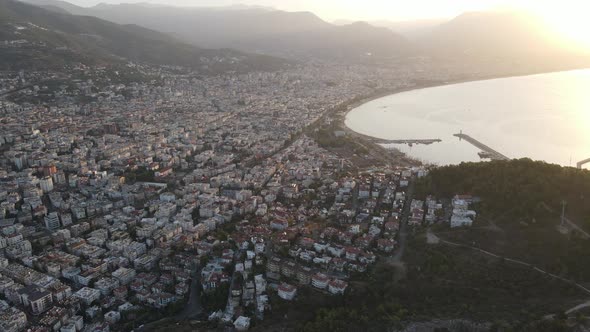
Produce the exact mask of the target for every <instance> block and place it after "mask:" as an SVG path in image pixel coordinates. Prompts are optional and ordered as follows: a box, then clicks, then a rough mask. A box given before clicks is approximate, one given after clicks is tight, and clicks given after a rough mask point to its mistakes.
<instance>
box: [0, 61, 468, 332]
mask: <svg viewBox="0 0 590 332" xmlns="http://www.w3.org/2000/svg"><path fill="white" fill-rule="evenodd" d="M133 68H134V70H138V71H140V72H142V73H143V74H145V75H150V77H154V78H155V79H154V80H152V81H149V82H146V81H142V82H130V83H127V84H123V83H118V84H108V83H109V81H110V79H109V78H108V77H107V76H106V75H105V74H104V73H105V71H106V70H105V69H101V68H83V67H77V68H72V69H71V71H70V73H71V75H72V76H71V77H66V78H65V79H66V80H67V81H68V83H67V84H66V83H62V84H52V85H49V83H48V82H54V81H55V80H56V74H53V73H51V72H23V71H21V72H16V73H8V74H4V76H2V78H1V80H0V93H2V95H3V100H2V101H1V102H0V103H1V104H0V122H1V123H2V131H1V133H0V150H1V151H2V158H1V159H0V232H1V234H0V253H1V254H0V317H1V319H0V330H2V331H7V332H18V331H39V332H40V331H61V332H74V331H92V332H98V331H128V330H134V329H136V330H142V328H143V329H145V327H146V326H147V325H149V324H152V323H153V321H156V320H158V319H162V318H165V317H176V318H177V319H191V320H200V321H209V322H218V324H220V326H232V327H234V328H235V329H236V330H238V331H244V330H248V329H249V328H250V327H252V326H255V325H256V324H257V323H258V322H262V321H264V320H265V319H266V318H268V317H272V315H273V307H274V306H276V305H277V304H279V303H280V302H284V303H290V302H293V301H296V300H297V298H298V296H299V295H298V294H299V293H300V292H301V291H302V290H312V291H313V292H316V293H317V294H318V295H320V294H321V295H323V296H324V295H325V296H341V294H344V293H346V292H348V291H349V290H350V288H351V287H352V286H351V282H350V279H351V277H352V276H358V275H361V276H362V275H363V274H364V273H366V272H367V270H369V269H371V266H372V265H373V264H375V263H376V262H378V261H387V260H395V259H399V257H398V258H396V255H397V253H398V252H399V250H400V247H401V246H402V245H403V241H404V239H403V238H402V237H401V236H400V233H403V232H404V231H405V228H406V227H410V228H411V227H419V226H420V225H422V224H424V223H445V222H446V223H448V222H449V220H450V225H451V226H464V225H469V224H470V221H472V220H473V217H474V216H473V212H472V211H469V209H468V203H467V202H468V201H467V200H466V198H461V197H458V198H457V199H456V200H455V201H454V202H453V204H454V210H453V212H454V214H453V217H452V219H449V218H444V216H445V213H444V211H443V210H444V207H443V204H442V203H441V202H440V201H438V200H437V199H436V198H432V197H430V198H428V199H427V201H421V200H416V199H413V197H411V196H412V195H411V190H410V188H411V186H412V183H413V181H414V179H415V178H417V177H421V176H424V175H426V174H427V169H426V168H424V167H422V166H420V163H417V162H413V161H411V160H408V159H407V158H400V157H399V156H398V155H396V154H395V152H394V151H388V150H385V149H383V148H381V147H380V146H378V145H376V144H372V143H371V142H369V141H363V139H362V137H360V136H359V137H357V136H354V135H355V134H354V133H353V132H351V131H347V130H346V129H345V128H342V124H341V123H340V122H341V119H342V117H343V116H344V115H345V114H346V112H347V111H348V110H350V109H351V107H353V106H354V104H355V103H358V102H359V101H362V100H364V99H366V98H370V97H372V96H375V95H379V94H383V93H385V92H393V91H397V90H402V89H408V88H412V87H414V86H416V85H417V84H419V83H416V82H417V81H419V80H420V75H421V74H420V73H421V71H419V70H417V71H412V70H408V69H407V68H406V69H403V70H400V69H397V70H393V69H377V68H376V67H364V66H347V67H346V68H343V67H339V66H337V65H325V64H323V65H320V64H318V65H309V66H300V67H295V68H290V69H285V70H283V71H279V72H251V73H246V74H231V75H230V74H226V75H219V76H207V77H203V76H199V75H196V74H192V73H191V72H188V71H184V72H182V71H179V70H173V69H170V68H161V67H158V68H152V67H149V66H139V65H137V66H135V67H133ZM81 73H82V74H83V75H80V74H81ZM80 76H86V77H89V78H86V79H79V78H74V77H80ZM428 76H429V77H433V73H428ZM383 77H394V79H388V80H383ZM449 79H452V77H447V76H444V75H442V74H441V77H440V80H441V81H443V82H444V81H447V80H449ZM37 82H41V83H37ZM325 135H328V136H330V137H332V138H333V139H335V140H338V139H341V140H343V141H344V143H342V144H344V146H340V147H336V148H335V147H334V145H333V144H332V145H331V144H327V143H326V142H324V140H322V139H318V137H325ZM359 144H360V145H359ZM367 160H368V161H369V162H368V163H367ZM397 256H399V255H397Z"/></svg>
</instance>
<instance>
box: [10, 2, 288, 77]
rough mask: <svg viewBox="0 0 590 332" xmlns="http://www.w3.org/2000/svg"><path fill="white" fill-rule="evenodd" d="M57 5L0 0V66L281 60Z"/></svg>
mask: <svg viewBox="0 0 590 332" xmlns="http://www.w3.org/2000/svg"><path fill="white" fill-rule="evenodd" d="M59 5H63V3H61V2H60V3H50V2H49V1H46V3H44V4H43V6H44V7H37V6H32V5H29V4H25V3H22V2H17V1H13V0H0V27H1V28H0V41H6V42H5V43H4V44H5V45H4V46H3V47H0V56H1V58H2V60H3V61H2V63H0V68H19V67H31V66H33V67H39V68H45V67H47V66H59V65H63V64H65V63H68V62H71V61H79V62H82V63H87V64H93V63H109V62H112V61H120V60H131V61H137V62H145V63H153V64H159V65H182V66H188V67H193V68H198V69H201V70H203V71H218V70H247V69H248V68H256V69H271V68H272V67H276V66H279V65H280V64H281V63H283V62H282V60H278V59H276V58H270V57H268V56H258V55H250V54H243V53H240V52H236V51H231V50H206V49H201V48H197V47H195V46H192V45H188V44H185V43H182V42H180V41H177V40H175V39H174V38H172V37H170V36H168V35H166V34H163V33H160V32H156V31H153V30H149V29H146V28H143V27H139V26H137V25H119V24H115V23H112V22H108V21H104V20H101V19H98V18H95V17H85V16H76V15H71V14H64V13H63V12H60V11H59V10H57V9H55V7H58V8H62V7H60V6H59ZM48 7H49V8H48ZM74 7H75V6H74ZM52 8H53V9H54V10H52ZM62 10H66V9H64V8H62ZM15 43H16V44H15ZM14 45H20V46H19V47H14Z"/></svg>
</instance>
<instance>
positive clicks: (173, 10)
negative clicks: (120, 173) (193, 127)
mask: <svg viewBox="0 0 590 332" xmlns="http://www.w3.org/2000/svg"><path fill="white" fill-rule="evenodd" d="M14 1H15V0H0V6H2V7H3V8H0V9H1V10H2V11H1V12H0V24H2V25H3V26H4V27H5V28H4V29H3V31H1V32H0V40H2V39H4V40H12V39H15V38H16V39H18V38H17V37H19V36H27V37H28V38H40V39H41V40H42V41H43V42H45V43H47V44H48V45H50V46H51V47H54V48H59V47H60V46H65V47H67V49H68V50H70V51H73V52H74V53H76V54H78V55H79V56H86V57H89V58H100V59H104V58H113V57H115V58H126V59H130V60H136V61H143V62H151V63H156V64H172V65H183V66H191V67H197V68H204V69H207V70H211V68H212V67H214V66H217V67H220V68H231V69H239V68H258V69H272V68H277V67H278V66H281V65H283V64H284V63H285V61H283V60H279V59H278V58H277V57H280V58H288V59H295V60H308V59H324V60H339V61H344V62H349V63H350V62H358V61H370V60H373V59H375V60H377V59H378V60H380V62H381V63H384V62H383V60H385V61H387V60H388V59H400V58H407V57H412V56H430V57H441V56H442V57H447V58H449V57H450V58H453V59H456V60H457V59H458V60H459V61H473V62H477V59H478V58H480V57H486V58H488V59H490V58H491V59H494V58H502V59H505V60H508V61H511V60H513V59H518V61H524V60H523V59H528V58H532V57H536V58H537V61H541V62H542V61H546V60H544V59H545V58H549V56H553V57H554V58H553V59H551V61H552V63H556V62H557V63H559V62H560V61H561V60H556V58H557V57H559V56H563V55H571V54H572V50H571V49H569V48H567V47H565V46H564V45H562V44H560V43H559V42H557V40H559V36H557V35H556V34H554V33H552V32H551V30H550V29H548V28H547V26H545V25H544V23H543V22H542V21H540V20H538V19H536V18H534V17H532V16H529V15H525V14H523V13H514V12H474V13H465V14H463V15H460V16H458V17H456V18H454V19H452V20H448V21H442V20H422V21H409V22H387V21H375V22H371V23H366V22H342V21H341V22H338V23H337V24H333V23H328V22H326V21H324V20H322V19H321V18H319V17H318V16H316V15H314V14H313V13H310V12H287V11H281V10H275V9H273V8H266V7H253V6H230V7H214V8H203V7H172V6H167V5H153V4H146V3H136V4H118V5H111V4H99V5H96V6H94V7H79V6H76V5H73V4H70V3H68V2H65V1H61V0H22V1H24V2H26V3H27V4H25V3H23V2H19V3H16V2H14ZM31 4H32V5H35V6H36V7H37V8H34V9H33V7H31V6H30V5H31ZM23 6H26V7H23ZM17 7H18V8H21V9H20V10H15V9H16V8H17ZM4 8H6V9H4ZM23 8H26V9H23ZM2 12H5V13H8V15H2V14H1V13H2ZM11 22H12V23H11ZM15 23H18V24H20V27H21V28H22V27H23V26H24V25H28V24H29V23H30V24H32V25H29V26H27V29H28V30H16V28H15V27H14V24H15ZM7 24H8V25H7ZM10 24H12V26H9V25H10ZM34 26H37V27H41V28H43V29H44V30H43V29H33V27H34ZM11 31H12V32H11ZM27 34H28V35H27ZM62 48H63V47H62ZM214 49H216V50H214ZM231 49H235V50H238V51H233V50H231ZM244 52H245V53H244ZM253 53H256V54H265V55H266V56H262V55H253ZM12 58H16V57H15V56H14V55H13V56H12ZM55 58H56V59H59V56H56V57H55ZM527 61H528V60H527Z"/></svg>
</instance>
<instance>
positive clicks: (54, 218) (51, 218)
mask: <svg viewBox="0 0 590 332" xmlns="http://www.w3.org/2000/svg"><path fill="white" fill-rule="evenodd" d="M60 226H61V225H60V223H59V215H58V214H57V212H51V213H50V214H48V215H46V216H45V227H46V228H47V229H49V230H51V231H54V230H56V229H59V228H60Z"/></svg>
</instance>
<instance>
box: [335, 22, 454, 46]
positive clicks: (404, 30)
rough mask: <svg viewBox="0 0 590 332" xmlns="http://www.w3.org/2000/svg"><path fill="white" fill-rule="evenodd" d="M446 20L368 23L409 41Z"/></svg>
mask: <svg viewBox="0 0 590 332" xmlns="http://www.w3.org/2000/svg"><path fill="white" fill-rule="evenodd" d="M447 21H448V20H446V19H422V20H409V21H388V20H377V21H369V22H368V23H369V24H371V25H374V26H376V27H382V28H388V29H390V30H391V31H393V32H395V33H397V34H400V35H402V36H404V37H405V38H407V39H409V40H410V41H412V40H414V39H416V38H419V37H421V36H423V35H424V34H426V33H429V32H431V31H432V30H433V29H435V28H436V27H438V25H440V24H442V23H445V22H447ZM351 23H354V21H350V20H337V21H334V24H335V25H347V24H351Z"/></svg>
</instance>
